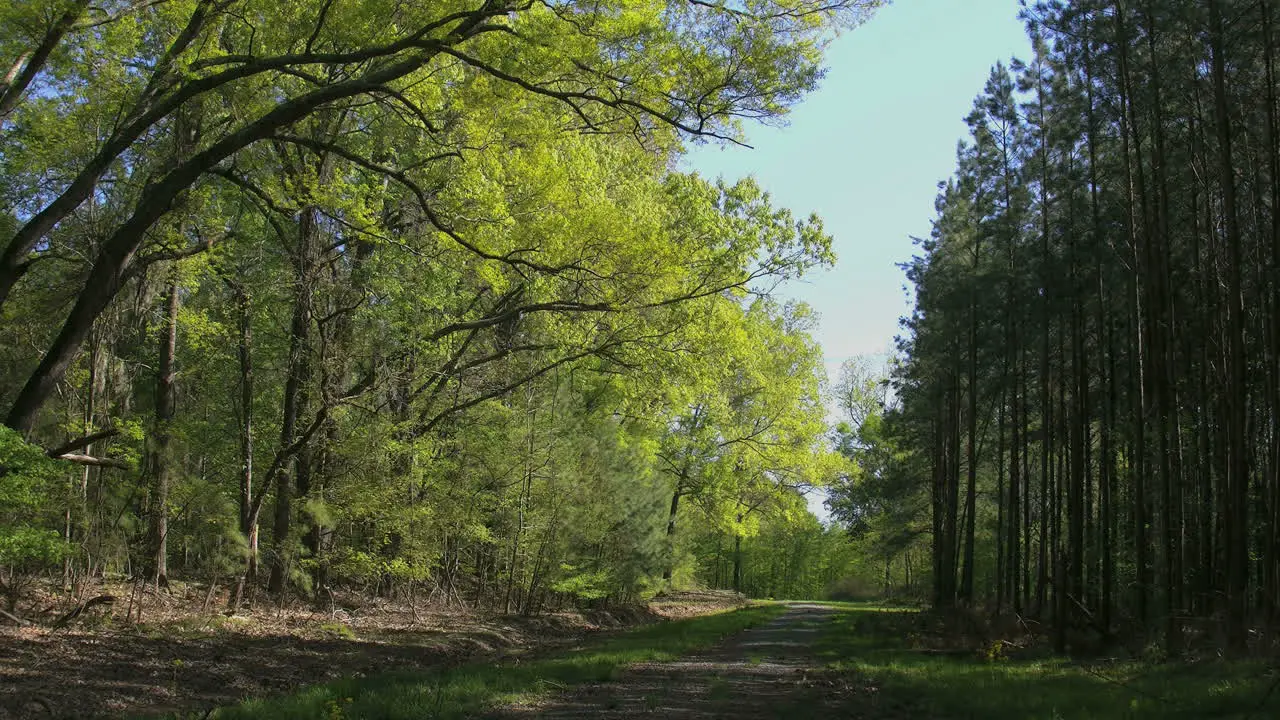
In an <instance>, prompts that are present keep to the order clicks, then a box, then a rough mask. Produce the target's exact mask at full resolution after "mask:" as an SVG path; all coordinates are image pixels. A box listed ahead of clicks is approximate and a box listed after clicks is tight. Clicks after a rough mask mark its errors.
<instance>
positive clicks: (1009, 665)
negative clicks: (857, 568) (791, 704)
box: [815, 603, 1280, 720]
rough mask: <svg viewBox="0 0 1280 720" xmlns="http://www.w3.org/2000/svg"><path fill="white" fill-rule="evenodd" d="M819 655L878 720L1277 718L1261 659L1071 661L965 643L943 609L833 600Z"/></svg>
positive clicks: (851, 697) (994, 644)
mask: <svg viewBox="0 0 1280 720" xmlns="http://www.w3.org/2000/svg"><path fill="white" fill-rule="evenodd" d="M831 605H832V607H835V608H838V609H839V614H838V615H837V616H836V617H835V618H834V619H833V620H832V621H831V623H830V624H829V625H828V626H827V627H826V628H825V629H824V631H823V632H822V633H821V639H820V641H819V642H818V644H817V645H816V647H815V655H816V656H817V658H818V660H819V661H821V662H822V663H823V664H824V665H823V667H824V669H825V671H826V673H827V676H828V677H829V679H830V680H831V682H832V683H833V684H834V685H835V686H837V687H841V688H844V689H845V690H846V691H847V694H846V703H847V704H849V705H850V707H856V708H858V709H859V710H860V711H861V712H866V713H869V716H872V717H889V718H892V717H928V718H985V719H991V720H997V719H1000V718H1011V719H1012V718H1017V720H1042V719H1043V720H1075V719H1077V718H1078V719H1080V720H1085V719H1090V720H1092V719H1099V720H1101V719H1107V718H1116V719H1117V720H1118V719H1121V718H1124V719H1126V720H1129V719H1133V720H1138V719H1141V718H1151V719H1153V720H1154V719H1156V718H1161V719H1163V718H1175V719H1176V718H1186V719H1187V720H1190V719H1192V718H1197V719H1198V718H1238V719H1240V720H1245V719H1246V718H1256V719H1258V720H1261V719H1262V718H1272V717H1276V716H1277V714H1280V688H1278V687H1277V685H1278V684H1280V671H1278V670H1277V668H1276V667H1275V666H1274V665H1270V666H1269V665H1268V664H1266V663H1264V662H1262V661H1257V660H1252V661H1246V660H1241V661H1234V660H1225V659H1221V658H1218V657H1216V656H1215V657H1207V658H1204V659H1202V660H1198V661H1195V662H1179V663H1174V662H1158V661H1152V660H1144V659H1128V660H1121V659H1115V658H1093V659H1089V660H1071V659H1067V658H1065V657H1062V656H1057V655H1053V654H1052V653H1051V652H1049V650H1048V648H1046V647H1044V645H1043V644H1041V645H1034V644H1033V645H1029V646H1025V647H1019V646H1017V645H1014V644H1010V643H1007V642H1005V641H1004V640H998V639H997V640H993V641H990V642H989V643H988V644H987V645H986V646H985V647H978V646H976V645H971V644H966V643H964V642H962V641H961V639H960V637H959V636H958V635H957V634H956V633H955V632H954V628H953V627H952V626H951V625H950V624H948V623H946V622H944V621H943V620H942V619H940V617H939V616H938V615H936V614H933V613H929V612H922V611H917V610H909V609H903V608H899V607H884V606H878V605H873V604H856V603H833V604H831Z"/></svg>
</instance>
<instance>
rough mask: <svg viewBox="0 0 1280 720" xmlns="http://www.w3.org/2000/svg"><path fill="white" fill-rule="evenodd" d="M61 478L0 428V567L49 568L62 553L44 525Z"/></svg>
mask: <svg viewBox="0 0 1280 720" xmlns="http://www.w3.org/2000/svg"><path fill="white" fill-rule="evenodd" d="M63 472H65V468H63V467H62V466H61V465H60V464H59V463H57V462H56V461H54V460H50V459H49V458H48V457H46V456H45V454H44V452H43V451H42V450H41V449H40V448H38V447H36V446H34V445H31V444H29V443H26V442H24V441H23V440H22V437H21V436H20V435H18V434H17V433H16V432H14V431H12V430H10V429H9V428H7V427H0V565H8V566H13V567H15V568H25V567H26V566H28V565H29V564H32V563H46V564H47V563H49V562H51V561H54V560H57V559H58V558H60V557H61V556H62V555H63V553H64V552H65V551H66V547H65V546H64V544H63V542H62V538H61V537H60V536H59V534H58V532H57V531H56V530H53V529H52V527H51V525H52V523H50V522H48V521H49V520H50V519H51V518H50V517H48V516H49V515H50V514H51V511H52V510H53V507H54V505H53V500H54V493H55V492H56V483H57V480H58V479H59V476H60V475H62V474H63Z"/></svg>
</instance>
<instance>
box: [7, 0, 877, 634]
mask: <svg viewBox="0 0 1280 720" xmlns="http://www.w3.org/2000/svg"><path fill="white" fill-rule="evenodd" d="M878 4H879V3H878V2H874V1H872V0H849V1H848V2H839V3H826V2H811V1H810V0H769V2H762V3H751V4H748V5H744V6H742V7H739V6H737V5H719V4H713V3H685V2H662V1H659V2H642V3H634V2H619V3H603V4H601V3H586V4H582V3H574V2H563V3H562V2H548V3H533V2H531V3H510V2H480V3H471V2H446V3H440V2H410V3H404V2H378V1H376V0H375V1H373V2H365V1H363V0H362V2H359V3H346V2H317V3H301V2H299V3H292V4H284V5H281V4H279V3H274V2H271V3H265V2H257V1H255V0H171V1H169V2H159V3H150V2H144V3H133V2H107V3H105V4H98V5H93V6H91V5H90V4H88V3H85V2H78V1H69V0H38V1H32V2H23V3H17V4H13V5H8V6H6V7H5V8H4V9H3V10H0V61H3V62H4V63H5V73H4V75H3V77H4V80H3V83H2V84H0V164H2V167H3V170H0V178H2V179H0V237H3V238H5V240H4V242H3V247H4V253H3V257H2V258H0V403H3V404H4V406H5V408H6V414H5V421H4V424H5V426H6V427H5V428H3V429H0V568H3V576H2V577H0V582H2V583H3V586H2V587H0V589H2V590H4V591H5V593H6V595H7V598H8V608H9V610H10V611H13V610H14V608H15V607H16V606H17V604H18V603H19V601H20V600H21V598H22V597H23V593H24V589H25V588H27V587H29V586H30V584H31V583H33V582H38V581H42V580H50V579H53V580H54V581H55V582H58V581H59V580H60V582H61V584H62V586H63V587H64V588H65V589H71V588H75V587H80V586H81V585H83V584H85V583H93V582H95V581H97V580H98V579H101V578H132V579H134V580H135V581H139V582H141V581H145V582H147V583H149V584H152V585H156V586H161V587H162V586H165V585H166V584H167V582H168V578H170V577H172V576H175V575H180V576H182V577H183V578H185V579H188V580H195V581H200V582H204V583H207V584H209V586H210V593H212V592H213V588H214V587H219V586H220V587H221V588H224V589H225V590H226V591H227V592H228V596H229V602H230V604H231V606H232V608H236V607H239V606H241V604H243V603H246V602H251V601H252V600H253V599H254V598H255V597H257V596H259V595H261V594H262V593H264V592H266V593H271V594H273V596H280V595H281V594H283V593H300V594H301V595H303V596H304V597H315V598H320V597H324V596H325V594H326V593H328V592H330V591H331V590H332V589H333V588H335V587H339V586H341V587H348V588H355V589H357V590H359V591H362V592H368V593H378V594H398V595H402V596H410V595H414V594H417V593H423V594H428V595H430V596H432V597H434V598H436V599H437V600H440V601H442V602H444V603H446V604H448V603H463V604H467V605H479V606H484V607H489V608H497V609H501V610H505V611H508V612H518V611H519V612H532V611H536V610H539V609H543V608H548V607H559V606H563V605H565V604H573V603H583V602H591V601H595V600H600V599H610V600H613V601H622V600H626V599H628V598H635V597H638V596H639V595H640V594H642V593H651V592H653V591H655V590H656V589H659V588H660V587H663V586H664V583H667V584H670V583H673V582H674V583H681V582H683V583H690V582H693V581H695V580H696V581H697V582H703V583H707V584H711V583H716V584H719V585H721V586H724V587H729V586H733V587H742V586H745V585H747V584H749V583H750V582H752V581H750V580H748V579H747V578H748V577H753V575H752V574H751V573H757V574H758V573H759V572H760V571H758V570H755V569H753V570H745V569H744V568H743V557H744V555H743V546H744V543H745V544H746V545H747V546H750V544H751V542H752V540H751V539H752V538H754V537H756V536H757V535H758V534H759V533H761V532H764V531H767V529H768V528H780V527H783V526H787V525H788V524H792V523H797V522H803V521H805V519H807V520H808V521H810V522H811V521H812V517H811V516H809V515H808V513H807V511H805V510H804V500H803V496H802V494H801V493H802V491H803V490H805V489H807V488H809V487H811V486H815V485H821V484H824V483H826V482H828V481H829V480H830V478H831V477H832V476H833V475H834V474H835V473H836V472H837V465H838V463H839V460H838V459H837V458H836V457H835V456H834V455H833V454H832V453H831V452H830V450H829V449H828V448H827V446H826V444H825V440H824V433H825V429H826V426H825V422H824V415H825V409H824V407H823V404H822V400H821V398H820V394H819V390H820V385H821V382H822V370H821V355H820V351H819V349H818V347H817V346H816V344H815V343H814V342H813V341H812V340H811V339H810V337H809V335H808V332H809V330H810V328H811V325H812V319H811V314H810V311H809V310H808V309H807V308H806V307H805V306H804V305H803V304H800V303H792V302H786V301H783V300H781V299H779V298H778V297H777V296H776V290H777V288H778V287H779V286H780V284H782V283H784V282H786V281H788V280H792V279H795V278H798V277H800V276H802V275H803V274H804V273H806V272H807V271H810V270H811V269H813V268H816V267H823V266H828V265H830V264H831V263H832V262H833V260H834V257H833V254H832V252H831V249H830V245H831V241H830V238H829V237H828V236H827V235H826V233H825V232H824V230H823V227H822V224H821V221H820V220H819V219H818V218H817V217H816V216H811V217H808V218H797V217H794V216H793V215H792V214H791V212H789V211H788V210H786V209H783V208H779V207H777V206H775V205H774V204H773V203H772V202H771V201H770V199H769V197H768V195H767V194H766V193H765V192H763V191H762V190H761V189H760V188H759V187H758V186H757V185H756V184H755V183H754V182H752V181H751V180H742V181H736V182H729V181H718V182H713V181H708V180H706V179H703V178H701V177H699V176H698V175H696V174H693V173H689V172H684V171H681V170H678V169H676V168H677V167H678V161H679V159H680V157H681V156H682V154H683V152H684V151H685V148H686V147H687V145H688V143H691V142H694V141H699V142H702V141H719V142H740V141H741V138H742V137H743V135H742V132H743V127H744V123H748V122H754V121H759V120H771V119H778V118H781V117H782V116H784V115H785V113H786V112H787V110H788V108H789V107H790V106H792V105H793V104H794V103H795V102H797V101H798V100H799V99H800V98H801V97H802V96H803V95H804V94H805V93H806V92H808V91H810V90H812V89H813V88H814V87H815V84H816V83H817V81H818V78H819V77H820V74H821V73H820V71H819V63H820V61H821V57H822V56H821V50H822V47H823V45H824V43H825V42H826V40H827V39H828V38H829V37H830V36H831V34H832V33H833V32H836V31H838V30H840V29H846V28H851V27H853V26H855V25H857V24H859V23H860V22H862V21H863V20H864V19H865V18H866V17H868V15H869V14H870V13H871V12H872V11H873V10H874V9H875V8H876V6H877V5H878ZM779 531H780V530H776V529H775V532H779ZM812 532H813V533H816V536H822V534H823V531H821V530H820V529H813V530H812ZM708 543H714V544H715V547H716V548H717V549H716V551H715V553H714V558H715V560H714V561H707V557H708V553H707V551H706V548H705V547H704V546H706V545H707V544H708ZM730 546H731V547H732V548H733V550H732V551H730V550H727V549H725V548H728V547H730ZM726 559H729V560H732V562H733V570H732V572H731V573H728V574H726V573H724V572H722V570H721V563H722V562H724V561H726ZM778 572H779V573H782V572H783V571H782V570H779V571H778ZM790 577H793V578H794V577H798V571H796V570H793V571H791V575H790ZM806 577H807V576H806ZM664 578H665V580H664ZM825 581H826V580H823V581H819V580H813V579H810V580H806V582H808V583H809V585H807V586H806V587H812V586H814V585H815V583H817V584H821V582H825ZM775 587H777V584H776V583H775ZM778 591H781V589H780V590H778Z"/></svg>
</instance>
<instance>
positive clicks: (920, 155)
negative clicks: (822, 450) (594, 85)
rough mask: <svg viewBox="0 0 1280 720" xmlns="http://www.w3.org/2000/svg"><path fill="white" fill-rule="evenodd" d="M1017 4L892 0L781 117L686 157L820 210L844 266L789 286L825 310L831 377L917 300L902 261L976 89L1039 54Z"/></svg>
mask: <svg viewBox="0 0 1280 720" xmlns="http://www.w3.org/2000/svg"><path fill="white" fill-rule="evenodd" d="M1017 13H1018V2H1017V0H897V1H896V2H894V3H893V4H892V5H889V6H888V7H885V8H882V9H881V10H880V11H879V12H877V14H876V15H875V16H874V17H872V18H871V20H870V21H868V22H867V23H866V24H865V25H863V26H861V27H859V28H857V29H855V30H853V31H851V32H846V33H845V34H844V35H843V36H841V37H840V38H838V39H837V40H836V41H835V42H834V43H833V44H832V45H831V47H830V48H829V50H828V53H827V59H826V63H825V65H826V68H827V73H826V77H825V78H824V79H823V81H822V85H821V86H820V88H819V89H818V90H817V91H816V92H814V93H813V94H811V95H809V96H808V97H807V98H805V99H804V100H803V101H802V102H801V103H800V105H799V106H797V107H796V108H794V109H793V110H792V112H791V114H790V116H789V121H788V122H787V124H786V125H785V126H783V127H765V126H761V125H756V126H753V127H750V128H748V129H747V139H746V142H747V144H749V145H751V146H752V147H751V148H743V147H738V146H722V145H717V144H705V145H700V146H697V147H695V148H694V150H693V151H692V152H690V153H689V154H688V155H687V156H686V158H685V160H684V164H685V167H687V168H688V169H692V170H696V171H698V172H699V173H701V174H702V175H704V176H706V177H717V176H723V177H725V178H726V179H730V180H732V179H737V178H740V177H745V176H748V175H751V176H754V177H755V178H756V181H757V182H759V183H760V185H761V186H762V187H763V188H764V189H765V190H766V191H768V192H769V193H770V195H771V196H772V199H773V201H774V203H775V204H776V205H780V206H782V207H788V208H790V209H791V210H792V211H793V212H794V213H795V214H796V215H797V216H798V217H804V216H807V215H808V214H809V213H810V212H816V213H817V214H818V215H819V216H820V217H821V218H822V219H823V223H824V225H825V227H826V230H827V232H828V233H829V234H830V235H831V236H832V238H833V240H834V249H835V251H836V256H837V258H838V259H837V262H836V265H835V268H834V269H832V270H829V271H826V272H816V273H814V274H813V275H812V276H811V277H810V278H807V279H806V280H804V281H800V282H795V283H792V284H791V285H789V286H787V287H786V288H784V290H783V291H782V293H781V295H782V296H784V297H792V298H795V299H798V300H803V301H804V302H807V303H808V304H809V305H811V306H812V307H813V308H814V309H815V310H817V312H818V314H819V316H820V317H819V325H818V328H817V329H816V331H815V332H814V337H815V339H816V340H818V342H820V343H821V344H822V347H823V353H824V358H825V361H826V365H827V371H828V374H829V375H830V376H831V379H832V380H833V381H834V380H835V377H836V371H837V369H838V368H839V366H840V363H842V362H843V361H844V360H846V359H848V358H850V357H853V356H856V355H864V354H877V353H884V352H886V351H887V350H888V349H889V348H890V347H891V346H892V342H893V338H894V336H895V335H896V334H897V333H898V319H899V318H900V317H902V316H903V315H904V314H906V313H907V312H908V311H909V310H910V295H909V294H908V293H907V292H906V291H905V290H904V287H903V286H904V285H905V282H906V281H905V278H904V277H903V273H902V271H901V270H899V269H898V268H897V266H896V264H897V263H900V262H903V261H905V260H907V259H909V258H910V257H911V255H912V254H913V253H914V252H915V248H914V246H913V245H912V241H911V237H912V236H917V237H922V236H927V235H928V233H929V227H930V225H929V223H930V220H931V219H932V218H933V215H934V211H933V201H934V198H935V196H936V195H937V192H938V187H937V186H938V183H939V182H940V181H944V180H946V179H947V178H948V177H949V176H950V175H951V173H952V170H953V169H954V167H955V149H956V142H957V141H959V140H960V139H961V138H962V137H964V136H965V135H966V133H967V130H966V128H965V124H964V117H965V116H966V115H967V114H968V113H969V110H970V108H971V107H972V105H973V98H974V97H975V96H976V95H977V94H978V92H979V91H981V90H982V86H983V84H984V83H985V82H986V79H987V75H988V74H989V73H990V70H991V66H992V65H994V64H995V62H996V61H997V60H1004V61H1006V63H1007V61H1008V59H1009V58H1010V57H1011V56H1014V55H1018V56H1020V57H1023V58H1026V57H1028V56H1029V55H1030V45H1029V43H1028V41H1027V39H1026V33H1025V31H1024V29H1023V26H1022V23H1021V22H1020V21H1019V20H1018V19H1017Z"/></svg>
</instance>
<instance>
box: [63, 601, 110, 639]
mask: <svg viewBox="0 0 1280 720" xmlns="http://www.w3.org/2000/svg"><path fill="white" fill-rule="evenodd" d="M115 601H116V596H115V595H99V596H97V597H94V598H89V599H88V600H85V601H84V602H82V603H80V605H79V606H77V607H76V609H74V610H72V611H71V612H69V613H67V614H66V615H63V616H62V617H60V618H58V619H57V621H55V622H54V623H53V629H54V630H57V629H59V628H63V627H66V625H67V623H69V622H71V621H72V620H75V619H76V618H78V617H80V615H81V614H82V613H83V612H84V611H85V610H88V609H90V608H93V607H97V606H98V605H110V604H111V603H113V602H115Z"/></svg>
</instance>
